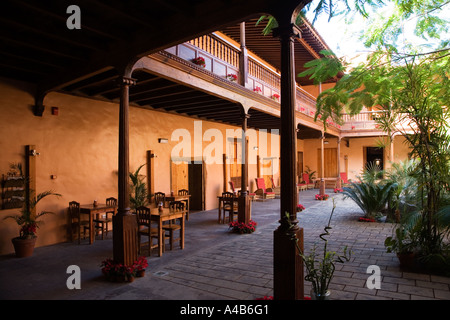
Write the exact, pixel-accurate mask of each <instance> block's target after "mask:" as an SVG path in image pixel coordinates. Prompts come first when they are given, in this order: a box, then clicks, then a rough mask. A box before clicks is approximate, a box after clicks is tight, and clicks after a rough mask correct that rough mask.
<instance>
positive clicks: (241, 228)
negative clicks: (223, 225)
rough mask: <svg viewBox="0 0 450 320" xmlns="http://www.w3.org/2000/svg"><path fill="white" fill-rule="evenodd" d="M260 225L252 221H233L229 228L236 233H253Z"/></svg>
mask: <svg viewBox="0 0 450 320" xmlns="http://www.w3.org/2000/svg"><path fill="white" fill-rule="evenodd" d="M257 225H258V223H256V221H253V220H250V221H249V222H248V223H244V222H239V221H232V222H230V224H229V227H230V229H231V232H235V233H240V234H244V233H252V232H254V231H255V230H256V226H257Z"/></svg>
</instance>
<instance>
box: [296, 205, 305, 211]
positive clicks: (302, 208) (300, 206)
mask: <svg viewBox="0 0 450 320" xmlns="http://www.w3.org/2000/svg"><path fill="white" fill-rule="evenodd" d="M303 210H305V207H304V206H303V205H302V204H298V205H297V212H302V211H303Z"/></svg>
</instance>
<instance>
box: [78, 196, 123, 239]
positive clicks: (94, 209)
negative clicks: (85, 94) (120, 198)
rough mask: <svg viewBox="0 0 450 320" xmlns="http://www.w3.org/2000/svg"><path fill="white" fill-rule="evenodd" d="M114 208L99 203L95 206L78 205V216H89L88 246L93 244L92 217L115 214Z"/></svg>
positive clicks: (93, 229)
mask: <svg viewBox="0 0 450 320" xmlns="http://www.w3.org/2000/svg"><path fill="white" fill-rule="evenodd" d="M116 209H117V207H116V206H108V205H106V204H105V203H99V204H97V205H96V206H94V205H93V204H92V203H91V204H83V205H80V214H88V215H89V244H93V243H94V240H95V228H94V216H98V215H99V214H100V213H104V212H107V211H114V213H115V212H116Z"/></svg>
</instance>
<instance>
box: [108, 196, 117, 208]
mask: <svg viewBox="0 0 450 320" xmlns="http://www.w3.org/2000/svg"><path fill="white" fill-rule="evenodd" d="M106 205H107V206H111V207H116V206H117V199H116V198H114V197H109V198H107V199H106Z"/></svg>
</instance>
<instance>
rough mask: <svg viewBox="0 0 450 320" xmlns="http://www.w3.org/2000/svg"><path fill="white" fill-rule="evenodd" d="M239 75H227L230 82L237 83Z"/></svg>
mask: <svg viewBox="0 0 450 320" xmlns="http://www.w3.org/2000/svg"><path fill="white" fill-rule="evenodd" d="M237 78H238V77H237V75H235V74H233V73H229V74H227V79H228V80H230V81H237Z"/></svg>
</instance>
